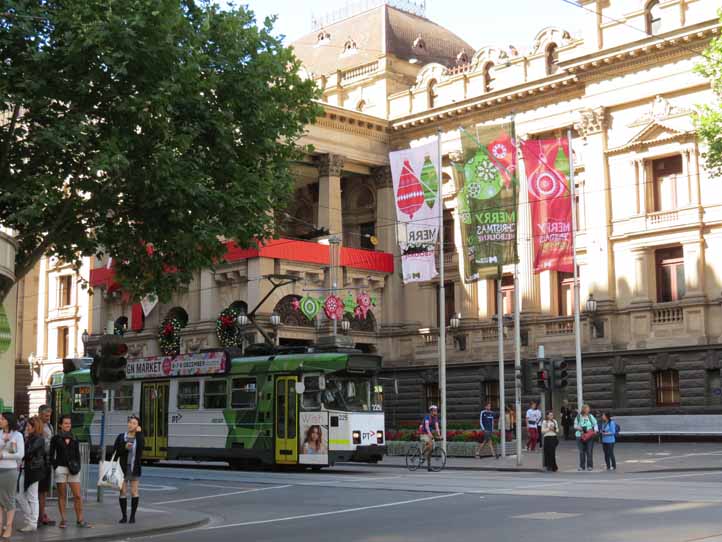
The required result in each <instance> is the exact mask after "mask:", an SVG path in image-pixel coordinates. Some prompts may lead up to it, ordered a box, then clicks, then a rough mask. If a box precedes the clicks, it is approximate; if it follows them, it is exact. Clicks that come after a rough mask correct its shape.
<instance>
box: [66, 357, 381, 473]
mask: <svg viewBox="0 0 722 542" xmlns="http://www.w3.org/2000/svg"><path fill="white" fill-rule="evenodd" d="M380 369H381V357H380V356H375V355H372V354H365V353H361V352H356V351H348V352H313V351H311V350H310V349H309V350H307V351H303V352H295V353H287V354H276V355H260V356H250V357H233V356H232V355H231V354H230V352H228V351H224V350H210V351H205V352H200V353H194V354H182V355H178V356H157V357H151V358H136V359H129V360H128V364H127V367H126V380H125V381H123V382H122V383H120V384H119V385H116V386H114V389H113V390H110V391H109V392H108V394H109V396H108V397H107V399H108V410H107V421H106V431H107V432H108V435H109V436H108V437H107V438H106V443H109V442H111V441H112V438H114V436H115V435H116V434H118V433H120V432H121V431H123V430H124V428H125V424H126V420H127V418H128V416H129V415H130V414H139V415H140V418H141V424H142V427H143V432H144V434H145V446H146V448H145V450H144V454H143V455H144V458H147V459H149V460H165V459H170V460H178V459H193V460H211V461H219V460H221V461H227V462H228V463H229V464H230V465H231V466H233V467H236V466H241V465H246V464H266V465H308V466H312V467H323V466H329V465H334V464H335V463H336V462H339V461H361V462H376V461H378V460H380V459H381V458H382V457H383V455H384V453H385V449H386V447H385V436H384V412H383V391H382V386H381V385H380V384H379V382H378V373H379V371H380ZM59 380H60V379H59ZM104 398H105V391H104V390H102V389H101V388H99V387H96V386H94V385H93V384H92V382H91V378H90V371H89V369H88V368H79V369H75V370H73V369H72V367H71V369H70V370H68V371H67V372H66V373H65V374H64V375H63V378H62V381H56V382H55V383H54V386H53V401H54V403H55V404H56V405H57V407H58V408H57V410H58V411H60V413H62V414H66V413H69V414H71V415H72V418H73V426H74V431H76V433H77V434H78V436H79V437H80V438H81V439H82V440H84V441H88V442H90V443H91V447H93V448H94V449H95V450H96V453H97V450H98V446H99V443H100V437H101V430H102V427H101V419H102V412H103V408H104V404H103V402H104Z"/></svg>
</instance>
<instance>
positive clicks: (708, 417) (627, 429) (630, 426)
mask: <svg viewBox="0 0 722 542" xmlns="http://www.w3.org/2000/svg"><path fill="white" fill-rule="evenodd" d="M614 419H615V420H616V421H617V423H619V426H620V428H621V433H620V437H622V438H624V437H625V436H630V437H633V436H655V437H657V438H658V441H659V443H660V444H661V442H662V437H663V436H722V414H659V415H648V416H615V417H614ZM600 423H601V420H600Z"/></svg>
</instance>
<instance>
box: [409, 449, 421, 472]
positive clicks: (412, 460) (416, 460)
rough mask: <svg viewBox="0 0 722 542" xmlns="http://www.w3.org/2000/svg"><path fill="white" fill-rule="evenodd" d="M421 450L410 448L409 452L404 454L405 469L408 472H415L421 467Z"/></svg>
mask: <svg viewBox="0 0 722 542" xmlns="http://www.w3.org/2000/svg"><path fill="white" fill-rule="evenodd" d="M421 461H422V459H421V450H419V447H418V446H410V447H409V451H408V452H406V468H407V469H409V470H410V471H415V470H416V469H418V468H419V467H420V466H421Z"/></svg>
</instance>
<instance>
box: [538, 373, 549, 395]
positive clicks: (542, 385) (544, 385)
mask: <svg viewBox="0 0 722 542" xmlns="http://www.w3.org/2000/svg"><path fill="white" fill-rule="evenodd" d="M536 385H537V388H539V389H540V390H548V389H549V371H547V370H546V369H542V370H540V371H537V373H536Z"/></svg>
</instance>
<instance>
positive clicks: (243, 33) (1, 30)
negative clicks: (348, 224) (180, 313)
mask: <svg viewBox="0 0 722 542" xmlns="http://www.w3.org/2000/svg"><path fill="white" fill-rule="evenodd" d="M272 23H273V20H272V19H266V20H265V22H264V23H263V25H261V26H258V25H257V24H256V21H255V17H254V15H253V13H252V12H251V11H248V10H247V9H245V8H231V9H229V10H221V9H219V7H218V6H217V5H214V4H212V3H211V2H210V1H205V0H123V1H122V2H113V1H111V0H103V1H101V0H4V2H3V4H2V7H0V189H1V190H0V224H3V225H4V226H6V227H9V228H12V229H13V230H14V231H15V232H16V241H17V243H18V255H17V260H16V274H17V276H18V278H21V277H23V276H24V275H25V274H26V273H27V272H28V271H29V270H30V269H31V268H32V267H33V266H34V265H35V263H36V262H37V261H38V260H39V259H40V258H41V257H42V256H43V255H44V254H50V255H55V256H58V257H59V258H62V259H63V260H65V261H68V262H75V263H76V265H77V264H79V261H80V257H81V256H91V255H98V256H102V255H103V254H108V255H110V256H112V257H113V258H114V264H115V270H116V277H117V280H118V282H119V283H120V284H121V285H122V286H123V287H124V289H126V291H129V292H130V293H132V294H133V295H134V296H135V297H137V296H140V295H144V294H146V293H150V292H154V293H156V294H157V295H158V296H159V297H160V298H161V299H167V298H169V297H170V295H171V293H172V292H173V290H175V289H176V288H178V287H181V286H183V285H184V284H187V283H188V282H189V281H190V279H191V277H192V274H193V272H194V271H197V270H199V269H202V268H206V267H209V266H211V265H212V264H213V263H214V262H215V261H218V259H219V258H221V257H222V255H223V253H224V250H225V247H224V245H223V243H222V242H221V240H223V239H233V240H235V241H236V242H238V243H239V244H240V245H242V246H246V245H249V244H251V243H252V242H253V241H254V239H257V238H267V237H269V236H272V235H273V234H274V233H275V231H274V230H275V228H274V226H275V221H274V217H273V212H274V210H277V209H281V208H283V207H284V206H285V205H286V203H287V200H288V198H289V195H290V193H291V186H292V178H291V175H290V172H289V161H291V160H293V159H295V158H297V156H298V154H299V150H300V149H299V148H298V147H297V146H296V145H295V141H296V140H297V139H298V137H299V136H300V135H302V133H303V130H304V126H305V125H307V124H308V123H311V122H313V121H314V119H315V117H316V116H317V115H318V114H319V109H320V108H319V106H318V105H317V104H316V103H315V102H314V98H316V97H317V96H318V94H317V93H318V91H317V89H316V88H315V86H314V84H313V82H312V81H309V80H304V79H303V78H302V77H301V76H300V75H299V71H298V70H299V67H300V62H299V61H298V59H297V58H296V57H295V56H294V55H293V52H292V50H291V49H289V48H286V47H284V46H283V44H282V43H281V39H280V38H279V37H276V36H274V35H273V34H272ZM5 295H7V289H6V290H5V291H0V300H2V299H3V298H4V297H5Z"/></svg>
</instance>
